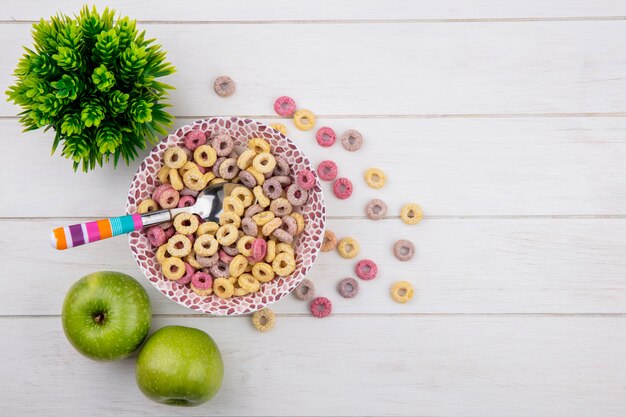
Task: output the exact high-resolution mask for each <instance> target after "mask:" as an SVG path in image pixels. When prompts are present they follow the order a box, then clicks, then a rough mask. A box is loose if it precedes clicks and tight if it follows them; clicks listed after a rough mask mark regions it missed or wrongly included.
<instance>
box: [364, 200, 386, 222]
mask: <svg viewBox="0 0 626 417" xmlns="http://www.w3.org/2000/svg"><path fill="white" fill-rule="evenodd" d="M386 214H387V204H385V202H384V201H383V200H379V199H377V198H375V199H373V200H371V201H370V202H369V203H367V205H366V206H365V215H366V216H367V217H368V218H370V219H372V220H380V219H382V218H383V217H385V215H386Z"/></svg>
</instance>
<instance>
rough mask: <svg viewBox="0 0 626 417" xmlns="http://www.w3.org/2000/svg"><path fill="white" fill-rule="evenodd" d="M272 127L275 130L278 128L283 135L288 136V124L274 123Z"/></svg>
mask: <svg viewBox="0 0 626 417" xmlns="http://www.w3.org/2000/svg"><path fill="white" fill-rule="evenodd" d="M270 127H271V128H272V129H274V130H278V131H279V132H280V133H282V134H283V135H285V136H287V126H285V125H284V124H282V123H272V124H271V125H270Z"/></svg>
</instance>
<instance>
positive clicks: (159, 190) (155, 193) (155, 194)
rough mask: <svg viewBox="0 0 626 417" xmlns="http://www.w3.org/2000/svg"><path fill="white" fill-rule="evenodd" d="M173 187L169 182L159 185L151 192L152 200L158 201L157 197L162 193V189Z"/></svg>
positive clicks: (171, 188)
mask: <svg viewBox="0 0 626 417" xmlns="http://www.w3.org/2000/svg"><path fill="white" fill-rule="evenodd" d="M173 189H174V188H173V187H172V186H171V185H170V184H162V185H159V186H158V187H157V188H155V189H154V191H153V192H152V200H153V201H156V202H157V203H158V202H159V198H160V197H161V194H162V193H163V191H165V190H173Z"/></svg>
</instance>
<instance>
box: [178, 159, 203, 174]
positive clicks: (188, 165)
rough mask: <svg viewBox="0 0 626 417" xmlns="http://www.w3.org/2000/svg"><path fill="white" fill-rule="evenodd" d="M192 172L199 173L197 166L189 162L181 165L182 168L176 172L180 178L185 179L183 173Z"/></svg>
mask: <svg viewBox="0 0 626 417" xmlns="http://www.w3.org/2000/svg"><path fill="white" fill-rule="evenodd" d="M192 170H196V171H199V169H198V165H196V164H194V163H193V162H191V161H187V162H185V165H183V166H182V168H180V169H179V170H178V173H179V174H180V176H181V177H183V178H185V172H187V171H192Z"/></svg>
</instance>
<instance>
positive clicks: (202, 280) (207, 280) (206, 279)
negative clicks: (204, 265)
mask: <svg viewBox="0 0 626 417" xmlns="http://www.w3.org/2000/svg"><path fill="white" fill-rule="evenodd" d="M191 285H193V286H194V287H196V288H197V289H199V290H208V289H209V288H211V287H212V286H213V277H211V275H210V274H208V273H206V272H201V271H198V272H196V273H195V274H193V276H192V277H191Z"/></svg>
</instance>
